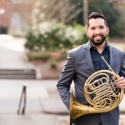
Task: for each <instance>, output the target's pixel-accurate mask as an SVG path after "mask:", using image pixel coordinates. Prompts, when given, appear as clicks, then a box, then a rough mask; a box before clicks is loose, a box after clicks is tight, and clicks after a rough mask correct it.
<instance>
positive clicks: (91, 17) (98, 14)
mask: <svg viewBox="0 0 125 125" xmlns="http://www.w3.org/2000/svg"><path fill="white" fill-rule="evenodd" d="M97 18H102V19H104V21H105V25H106V27H108V24H107V21H106V18H105V16H104V15H103V14H101V13H98V12H92V13H91V14H90V15H89V17H88V20H87V28H88V27H89V20H90V19H97Z"/></svg>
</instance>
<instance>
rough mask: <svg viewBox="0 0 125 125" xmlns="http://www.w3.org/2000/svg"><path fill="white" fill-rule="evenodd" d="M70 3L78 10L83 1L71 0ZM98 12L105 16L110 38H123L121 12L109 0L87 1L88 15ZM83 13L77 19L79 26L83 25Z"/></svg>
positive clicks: (81, 6)
mask: <svg viewBox="0 0 125 125" xmlns="http://www.w3.org/2000/svg"><path fill="white" fill-rule="evenodd" d="M72 2H73V3H74V4H75V5H76V4H77V7H78V8H83V5H82V4H83V0H72ZM93 11H94V12H95V11H96V12H100V13H103V14H104V15H105V16H106V19H107V22H108V26H109V28H110V34H109V36H110V37H123V35H124V32H123V31H124V29H123V28H124V27H123V25H124V21H123V15H122V14H121V10H120V9H119V8H118V7H117V6H115V5H114V3H113V2H111V0H89V2H88V13H89V14H90V13H91V12H93ZM83 15H84V14H83V12H81V13H80V14H79V15H78V16H77V17H76V21H77V22H78V23H79V24H83Z"/></svg>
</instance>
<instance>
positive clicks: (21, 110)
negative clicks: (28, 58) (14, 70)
mask: <svg viewBox="0 0 125 125" xmlns="http://www.w3.org/2000/svg"><path fill="white" fill-rule="evenodd" d="M26 89H27V85H26V83H24V84H23V88H22V93H21V97H20V102H19V107H18V110H17V114H18V115H19V114H21V115H24V114H25V109H26ZM21 107H22V108H21Z"/></svg>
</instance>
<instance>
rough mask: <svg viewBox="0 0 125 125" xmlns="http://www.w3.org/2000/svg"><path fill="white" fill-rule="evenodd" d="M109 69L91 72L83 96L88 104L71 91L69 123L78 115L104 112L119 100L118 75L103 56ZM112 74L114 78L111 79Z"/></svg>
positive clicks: (121, 90) (121, 95) (120, 96)
mask: <svg viewBox="0 0 125 125" xmlns="http://www.w3.org/2000/svg"><path fill="white" fill-rule="evenodd" d="M101 58H102V59H103V60H104V62H105V63H106V64H107V66H108V68H109V70H99V71H97V72H95V73H93V74H92V75H91V76H90V77H89V78H88V79H87V81H86V82H85V85H84V96H85V98H86V100H87V102H88V103H89V104H90V106H88V105H83V104H81V103H80V102H79V101H78V100H77V99H76V98H75V97H74V95H73V93H71V97H70V125H72V123H73V122H74V121H75V120H76V119H77V118H79V117H80V116H83V115H87V114H94V113H105V112H109V111H111V110H113V109H115V108H116V107H117V106H118V105H119V104H120V102H121V100H122V98H123V95H124V89H123V88H121V89H119V88H117V79H118V77H119V76H118V75H117V74H116V73H115V72H114V71H113V70H112V68H111V67H110V66H109V64H108V63H107V62H106V60H105V59H104V57H103V56H102V57H101ZM112 76H114V77H115V79H116V80H114V79H112Z"/></svg>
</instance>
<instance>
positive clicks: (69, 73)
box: [57, 53, 75, 110]
mask: <svg viewBox="0 0 125 125" xmlns="http://www.w3.org/2000/svg"><path fill="white" fill-rule="evenodd" d="M74 75H75V67H74V61H73V58H72V56H71V53H69V54H68V57H67V59H66V62H65V65H64V69H63V70H62V73H61V75H60V78H59V81H58V83H57V91H58V92H59V95H60V97H61V100H62V101H63V103H64V104H65V105H66V107H67V109H68V110H69V108H70V86H71V83H72V80H73V79H74Z"/></svg>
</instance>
